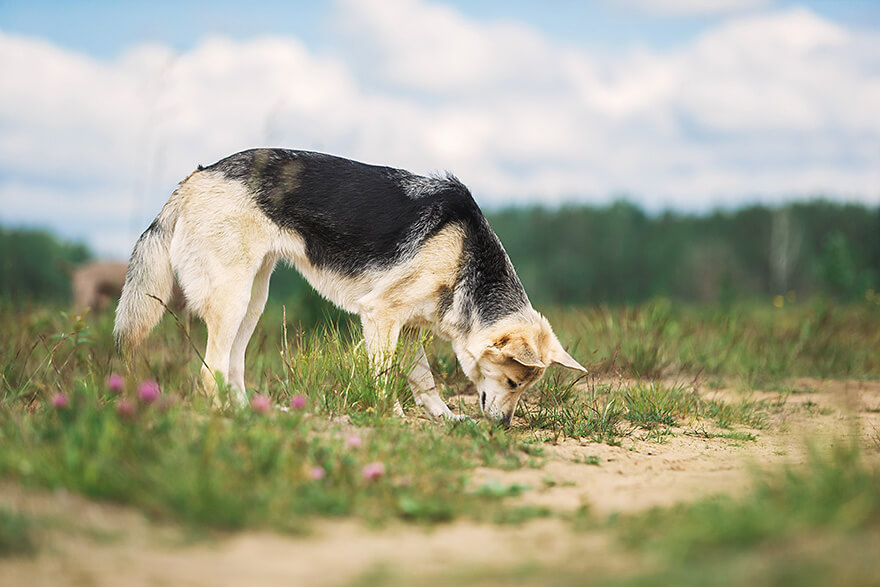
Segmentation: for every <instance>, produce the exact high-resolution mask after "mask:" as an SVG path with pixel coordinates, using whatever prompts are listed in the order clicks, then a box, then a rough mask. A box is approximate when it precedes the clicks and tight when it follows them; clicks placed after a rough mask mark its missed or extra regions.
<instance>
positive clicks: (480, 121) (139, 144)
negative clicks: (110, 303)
mask: <svg viewBox="0 0 880 587" xmlns="http://www.w3.org/2000/svg"><path fill="white" fill-rule="evenodd" d="M259 146H278V147H288V148H298V149H311V150H319V151H324V152H329V153H334V154H337V155H342V156H345V157H350V158H354V159H358V160H361V161H365V162H368V163H375V164H382V165H390V166H393V167H401V168H405V169H409V170H411V171H414V172H416V173H421V174H427V173H434V172H442V171H446V170H448V171H451V172H453V173H455V174H456V175H457V176H458V177H459V178H460V179H461V180H462V181H464V182H465V183H466V184H467V185H468V186H469V187H470V188H471V191H472V192H473V193H474V196H475V198H476V199H477V201H478V202H479V203H480V204H481V205H482V206H484V207H488V208H497V207H500V206H505V205H512V204H543V205H548V206H555V205H559V204H562V203H570V202H582V203H589V204H599V205H601V204H605V203H608V202H610V201H613V200H615V199H618V198H622V197H623V198H626V199H629V200H631V201H633V202H635V203H637V204H639V205H641V206H643V207H644V208H645V209H646V210H648V211H649V212H659V211H661V210H666V209H673V210H678V211H682V212H697V213H700V212H706V211H709V210H711V209H714V208H717V207H720V208H725V209H732V208H736V207H739V206H743V205H748V204H751V203H766V204H770V205H777V204H782V203H785V202H789V201H794V200H804V199H809V198H814V197H817V196H822V197H826V198H828V199H833V200H839V201H851V202H862V203H867V204H871V205H877V204H880V2H876V1H875V0H861V1H859V0H851V1H845V0H838V1H832V0H824V1H818V0H816V1H806V2H788V1H781V0H780V1H773V0H714V1H713V0H706V1H697V0H616V1H612V0H593V1H577V0H543V1H534V2H526V1H522V0H505V1H502V0H484V1H476V2H474V1H464V0H456V1H451V2H442V1H438V0H335V1H332V2H290V1H288V2H283V1H280V0H269V1H259V0H254V1H251V2H240V1H237V2H232V1H227V0H216V1H214V2H187V1H185V0H178V1H176V2H170V1H166V0H156V1H153V2H134V1H129V0H117V1H114V2H111V1H97V0H91V1H90V0H82V1H79V2H67V1H56V2H49V1H40V0H34V1H21V2H11V1H9V0H0V225H3V226H28V227H44V228H48V229H50V230H53V231H55V232H57V233H58V234H60V235H61V236H63V237H65V238H71V239H77V240H81V241H83V242H86V243H87V244H88V245H89V246H90V247H92V249H93V250H94V251H96V253H97V254H98V255H100V256H105V257H116V258H123V257H125V256H127V254H128V253H129V251H130V250H131V247H132V245H133V244H134V241H135V240H136V239H137V236H138V235H139V234H140V232H141V231H142V230H143V229H144V228H145V227H146V226H147V225H148V224H149V223H150V221H151V220H152V218H153V217H154V216H155V214H156V213H157V212H158V210H159V208H160V207H161V205H162V204H163V203H164V201H165V200H166V199H167V198H168V196H169V195H170V193H171V191H172V190H173V189H174V187H175V185H176V184H177V182H178V181H180V180H181V179H182V178H184V177H186V176H187V175H188V174H189V173H190V172H191V171H192V170H193V169H194V168H195V167H196V166H197V165H198V164H202V165H208V164H211V163H213V162H215V161H217V160H218V159H221V158H222V157H224V156H226V155H229V154H231V153H234V152H237V151H240V150H242V149H246V148H251V147H259Z"/></svg>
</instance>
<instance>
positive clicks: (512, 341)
mask: <svg viewBox="0 0 880 587" xmlns="http://www.w3.org/2000/svg"><path fill="white" fill-rule="evenodd" d="M466 354H467V356H468V359H469V360H468V361H466V362H465V361H463V362H462V366H463V367H464V369H465V373H466V374H467V375H468V377H470V379H471V381H473V382H474V383H475V384H476V385H477V394H478V395H479V398H480V408H481V409H482V411H483V415H484V416H485V417H487V418H489V419H492V420H495V421H497V422H501V423H502V424H504V425H509V424H510V422H511V420H512V419H513V412H514V411H515V410H516V404H517V402H518V401H519V398H520V396H521V395H522V394H523V392H524V391H525V390H527V389H528V388H529V387H531V386H532V385H533V384H534V383H535V382H536V381H538V379H540V378H541V376H542V375H543V374H544V371H545V370H546V369H547V367H549V366H550V365H562V366H563V367H568V368H569V369H576V370H578V371H583V372H584V373H586V372H587V370H586V369H584V367H582V366H581V364H580V363H578V362H577V361H575V360H574V359H573V358H572V357H571V355H569V354H568V353H567V352H566V351H565V349H564V348H562V344H560V342H559V339H557V338H556V335H555V334H553V329H552V328H550V323H549V322H547V319H546V318H544V316H542V315H541V314H539V313H538V312H536V311H535V310H533V309H531V308H529V310H528V311H527V312H526V313H524V314H521V315H517V316H515V317H508V318H505V319H504V320H502V321H501V322H499V323H498V324H497V325H494V326H493V327H491V328H489V329H487V330H486V331H484V332H481V333H479V335H477V336H474V337H472V339H471V340H470V344H469V345H468V348H467V353H466Z"/></svg>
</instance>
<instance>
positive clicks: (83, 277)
mask: <svg viewBox="0 0 880 587" xmlns="http://www.w3.org/2000/svg"><path fill="white" fill-rule="evenodd" d="M127 270H128V266H127V265H126V264H125V263H117V262H113V261H93V262H91V263H87V264H86V265H83V266H81V267H77V268H76V269H74V270H73V274H72V275H71V278H70V281H71V286H72V289H73V309H74V311H76V312H83V311H85V309H86V308H89V309H91V310H93V311H95V312H101V311H103V310H105V309H106V308H107V307H108V306H110V304H111V302H112V301H113V300H117V299H119V296H120V295H121V294H122V286H123V285H124V284H125V274H126V272H127Z"/></svg>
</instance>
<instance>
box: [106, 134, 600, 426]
mask: <svg viewBox="0 0 880 587" xmlns="http://www.w3.org/2000/svg"><path fill="white" fill-rule="evenodd" d="M279 260H284V261H286V262H288V263H290V264H292V265H293V266H294V267H296V268H297V270H299V272H300V273H302V275H303V276H304V277H305V278H306V280H308V282H309V283H310V284H311V285H312V286H313V287H314V288H315V289H316V290H317V291H318V292H319V293H320V294H321V295H323V296H324V297H325V298H327V299H328V300H330V301H332V302H333V303H334V304H336V305H337V306H339V307H340V308H342V309H344V310H347V311H349V312H353V313H355V314H357V315H358V316H359V317H360V319H361V324H362V326H363V333H364V339H365V342H366V348H367V352H368V354H369V356H370V360H371V363H372V364H373V365H374V367H376V369H377V372H381V370H382V368H383V365H387V363H388V360H389V359H390V357H391V355H392V353H393V352H394V349H395V347H396V345H397V340H398V335H399V333H400V330H401V328H402V327H403V326H405V325H415V326H422V327H428V328H431V329H433V331H434V332H435V333H436V334H437V335H438V336H439V337H441V338H444V339H447V340H449V341H451V342H452V348H453V349H454V351H455V354H456V356H457V357H458V360H459V363H460V364H461V366H462V369H463V370H464V373H465V374H466V375H467V376H468V377H469V378H470V379H471V381H473V382H474V383H475V384H476V386H477V391H478V393H479V397H480V407H481V409H482V412H483V414H484V415H485V416H486V417H487V418H490V419H492V420H496V421H500V422H502V423H504V424H509V423H510V421H511V419H512V418H513V413H514V410H515V408H516V404H517V401H518V400H519V397H520V396H521V395H522V393H523V391H525V390H526V389H527V388H528V387H530V386H531V385H532V384H534V383H535V381H537V380H538V379H539V378H540V377H541V375H543V373H544V370H545V369H546V368H547V367H548V366H550V365H552V364H558V365H562V366H565V367H568V368H570V369H577V370H580V371H586V370H585V369H584V368H583V367H582V366H581V365H580V364H579V363H578V362H577V361H576V360H574V359H573V358H572V357H571V356H570V355H569V354H568V353H567V352H566V351H565V349H563V347H562V345H561V344H560V342H559V340H558V339H557V338H556V336H555V335H554V334H553V330H552V329H551V328H550V324H549V323H548V322H547V320H546V319H545V318H544V317H543V316H542V315H541V314H539V313H538V312H537V311H535V310H534V309H533V308H532V305H531V303H530V302H529V299H528V297H527V296H526V292H525V289H523V286H522V283H521V282H520V280H519V278H518V277H517V275H516V272H515V271H514V269H513V265H512V264H511V262H510V259H509V258H508V256H507V253H506V252H505V251H504V248H503V247H502V246H501V242H500V241H499V240H498V237H497V236H496V235H495V233H494V232H493V231H492V228H491V227H490V226H489V223H488V222H487V221H486V218H485V217H484V216H483V214H482V212H481V211H480V209H479V207H478V206H477V204H476V202H475V201H474V199H473V197H472V196H471V194H470V192H469V191H468V189H467V188H466V187H465V186H464V184H462V183H461V182H460V181H459V180H458V179H456V178H455V177H454V176H452V175H449V174H447V175H446V176H444V177H422V176H418V175H414V174H412V173H410V172H408V171H404V170H401V169H393V168H390V167H378V166H374V165H367V164H364V163H359V162H357V161H351V160H348V159H343V158H340V157H334V156H331V155H325V154H321V153H314V152H308V151H292V150H285V149H253V150H248V151H243V152H241V153H237V154H235V155H232V156H230V157H227V158H225V159H223V160H221V161H219V162H217V163H215V164H213V165H210V166H208V167H202V166H199V167H198V169H196V171H194V172H193V173H191V174H190V175H189V176H188V177H187V178H186V179H184V180H183V181H182V182H180V184H179V186H178V188H177V189H176V190H175V191H174V193H173V194H172V195H171V198H170V199H169V200H168V202H167V203H166V204H165V206H164V207H163V208H162V211H161V212H160V213H159V215H158V216H157V217H156V219H155V220H154V221H153V223H152V224H151V225H150V226H149V228H147V229H146V231H144V233H143V234H142V235H141V237H140V239H139V240H138V241H137V244H135V247H134V251H133V252H132V255H131V261H130V263H129V267H128V273H127V276H126V280H125V286H124V288H123V291H122V297H121V299H120V302H119V306H118V308H117V311H116V324H115V327H114V335H115V337H116V343H117V346H118V347H119V349H120V350H121V351H122V352H123V353H126V354H130V352H131V351H132V350H133V348H134V347H135V346H136V345H137V344H138V343H140V342H141V341H142V340H143V339H144V338H145V337H146V336H147V334H148V333H149V331H150V330H151V329H152V328H153V327H154V326H155V325H156V323H157V322H158V321H159V319H160V318H161V316H162V313H163V312H164V305H163V304H162V303H159V302H158V300H157V299H154V297H153V296H155V297H156V298H159V299H161V300H166V301H167V300H168V298H169V296H170V294H171V290H172V285H173V284H174V276H175V275H176V276H177V280H178V281H179V283H180V285H181V287H182V289H183V291H184V294H185V295H186V299H187V303H188V307H189V309H190V310H191V311H192V312H194V313H195V314H197V315H198V316H200V317H201V318H203V319H204V321H205V323H206V325H207V328H208V344H207V350H206V353H205V366H203V367H202V380H203V383H204V386H205V388H206V390H207V392H208V393H209V394H210V395H213V396H214V397H216V381H217V379H216V374H219V375H220V376H222V377H223V379H224V380H225V381H227V382H229V384H230V385H231V387H232V389H233V390H234V392H235V393H234V395H235V398H234V399H235V400H236V401H237V402H238V403H244V402H245V401H246V398H247V396H246V395H245V385H244V359H245V349H246V347H247V343H248V340H249V339H250V338H251V335H252V334H253V331H254V328H255V327H256V324H257V320H258V319H259V317H260V314H262V312H263V308H264V306H265V303H266V298H267V295H268V291H269V277H270V276H271V275H272V270H273V269H274V268H275V264H276V263H277V262H278V261H279ZM408 380H409V383H410V386H411V387H412V390H413V393H414V396H415V401H416V403H417V404H418V405H420V406H422V408H423V409H424V410H425V412H426V413H427V414H428V415H429V416H430V417H432V418H438V419H439V418H447V419H460V418H461V416H458V415H455V414H453V413H452V412H451V411H450V409H449V408H448V407H447V405H446V404H445V403H444V402H443V400H442V399H441V398H440V396H439V395H438V394H437V390H436V387H435V385H434V378H433V376H432V374H431V370H430V367H429V365H428V361H427V358H426V357H425V352H424V348H420V349H419V351H418V354H417V358H416V363H415V365H414V367H413V369H412V371H411V372H410V373H409V375H408Z"/></svg>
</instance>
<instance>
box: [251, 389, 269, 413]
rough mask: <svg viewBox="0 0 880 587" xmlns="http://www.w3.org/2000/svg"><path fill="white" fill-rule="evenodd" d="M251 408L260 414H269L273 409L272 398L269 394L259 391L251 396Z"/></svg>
mask: <svg viewBox="0 0 880 587" xmlns="http://www.w3.org/2000/svg"><path fill="white" fill-rule="evenodd" d="M251 409H252V410H253V411H255V412H257V413H258V414H267V413H269V410H271V409H272V400H271V399H269V396H268V395H265V394H262V393H258V394H257V395H255V396H254V397H252V398H251Z"/></svg>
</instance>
